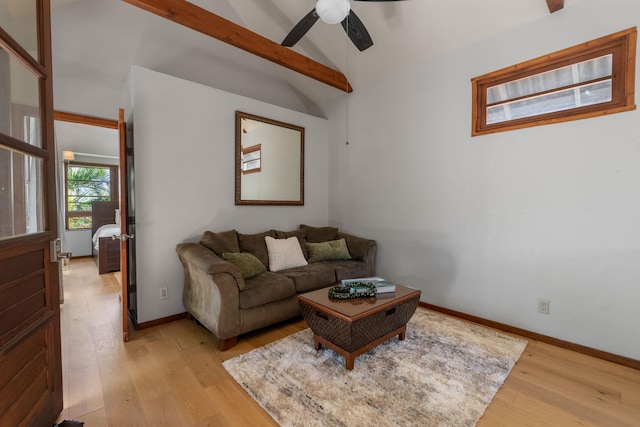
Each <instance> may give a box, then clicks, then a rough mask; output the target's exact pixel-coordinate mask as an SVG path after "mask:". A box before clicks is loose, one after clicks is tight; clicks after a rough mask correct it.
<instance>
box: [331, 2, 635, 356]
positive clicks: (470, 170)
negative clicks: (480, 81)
mask: <svg viewBox="0 0 640 427" xmlns="http://www.w3.org/2000/svg"><path fill="white" fill-rule="evenodd" d="M639 22H640V3H639V2H637V1H636V0H585V1H584V2H582V3H579V4H578V5H576V6H573V7H570V8H565V9H564V10H562V11H560V12H557V13H555V14H553V15H549V16H548V17H546V18H544V19H542V20H540V21H537V22H534V23H531V24H528V25H526V26H522V27H520V28H517V29H514V30H512V31H509V32H507V33H505V34H502V35H500V36H499V37H495V38H492V39H489V40H484V41H479V42H477V43H476V44H474V45H472V46H468V47H465V48H463V49H460V50H457V51H454V52H451V53H448V54H445V55H443V56H440V57H438V58H436V59H434V60H431V61H428V62H425V63H423V64H420V65H419V66H416V67H413V68H411V69H409V70H406V71H405V72H403V73H401V74H399V75H396V76H393V77H392V78H389V79H387V80H385V81H382V82H379V83H377V84H375V85H371V86H369V87H366V88H361V89H359V90H357V91H356V92H354V93H353V94H352V95H350V96H349V98H348V103H347V105H348V108H349V115H348V117H349V131H348V135H349V136H348V140H349V145H346V144H345V139H346V136H345V134H346V123H345V121H346V120H345V117H346V113H345V102H344V98H343V99H342V100H340V101H338V102H335V103H333V104H331V105H326V106H324V108H323V109H324V111H325V113H327V114H328V117H329V119H330V123H331V129H330V135H329V139H330V144H331V149H330V169H329V172H330V173H329V175H330V219H331V220H330V223H332V224H334V225H337V226H340V227H341V228H344V229H345V230H346V231H350V232H352V233H355V234H359V235H363V236H367V237H371V238H374V239H376V240H377V241H378V245H379V246H378V248H379V249H378V257H377V266H378V271H377V273H378V274H379V275H382V276H386V277H387V278H389V279H391V280H394V281H397V282H399V283H403V284H407V285H410V286H414V287H417V288H420V289H422V291H423V293H422V301H425V302H429V303H433V304H436V305H440V306H443V307H447V308H450V309H454V310H459V311H462V312H465V313H468V314H472V315H476V316H480V317H483V318H486V319H491V320H494V321H498V322H503V323H506V324H509V325H512V326H516V327H520V328H524V329H527V330H530V331H535V332H538V333H541V334H545V335H549V336H552V337H556V338H559V339H562V340H567V341H570V342H574V343H578V344H582V345H585V346H589V347H593V348H597V349H601V350H604V351H607V352H611V353H614V354H619V355H623V356H627V357H631V358H634V359H640V335H638V331H637V325H638V324H640V310H638V301H640V286H639V283H640V280H639V279H640V262H639V259H640V224H639V218H640V112H639V111H637V110H635V111H631V112H626V113H621V114H615V115H611V116H607V117H600V118H593V119H588V120H581V121H574V122H569V123H563V124H555V125H548V126H541V127H535V128H530V129H524V130H517V131H511V132H503V133H499V134H494V135H485V136H481V137H475V138H471V136H470V133H471V84H470V79H471V78H472V77H474V76H477V75H481V74H484V73H487V72H490V71H494V70H497V69H500V68H502V67H506V66H509V65H513V64H516V63H518V62H521V61H524V60H528V59H532V58H534V57H537V56H540V55H543V54H546V53H550V52H553V51H556V50H559V49H562V48H566V47H569V46H573V45H576V44H579V43H582V42H586V41H588V40H591V39H594V38H597V37H600V36H604V35H607V34H610V33H613V32H616V31H619V30H623V29H626V28H629V27H633V26H635V25H637V24H638V23H639ZM637 70H640V66H639V67H638V68H637ZM537 298H548V299H549V300H550V314H549V315H544V314H538V313H537V301H536V300H537Z"/></svg>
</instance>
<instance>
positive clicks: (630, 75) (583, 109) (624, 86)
mask: <svg viewBox="0 0 640 427" xmlns="http://www.w3.org/2000/svg"><path fill="white" fill-rule="evenodd" d="M636 39H637V29H636V28H635V27H633V28H630V29H627V30H624V31H620V32H617V33H614V34H611V35H608V36H605V37H601V38H599V39H596V40H592V41H589V42H586V43H582V44H580V45H577V46H573V47H570V48H567V49H563V50H560V51H557V52H554V53H551V54H548V55H544V56H541V57H539V58H535V59H532V60H529V61H526V62H523V63H520V64H517V65H513V66H510V67H507V68H503V69H501V70H498V71H494V72H491V73H488V74H484V75H482V76H479V77H475V78H473V79H471V86H472V123H471V125H472V128H471V135H472V136H477V135H484V134H488V133H494V132H503V131H507V130H514V129H521V128H526V127H532V126H539V125H546V124H551V123H561V122H566V121H570V120H579V119H586V118H589V117H596V116H602V115H606V114H613V113H619V112H623V111H629V110H634V109H635V108H636V105H635V78H636V71H635V62H636ZM608 54H611V55H613V63H612V75H611V78H610V80H612V89H611V95H612V96H611V101H609V102H604V103H598V104H592V105H587V106H579V107H573V108H569V109H565V110H562V111H555V112H551V113H546V114H539V115H535V116H529V117H524V118H518V119H513V120H506V121H501V122H499V123H491V124H487V107H488V105H489V104H488V100H487V91H488V89H489V88H491V87H494V86H498V85H502V84H505V83H509V82H515V81H517V80H521V79H524V78H527V77H530V76H533V75H536V74H540V73H544V72H547V71H550V70H554V69H559V68H562V67H566V66H568V65H572V64H577V63H580V62H583V61H587V60H589V59H592V58H596V57H598V56H602V55H608ZM568 87H569V88H570V86H568ZM536 94H542V92H539V93H534V94H532V95H531V96H530V97H531V98H534V97H535V96H536Z"/></svg>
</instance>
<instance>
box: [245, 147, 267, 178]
mask: <svg viewBox="0 0 640 427" xmlns="http://www.w3.org/2000/svg"><path fill="white" fill-rule="evenodd" d="M261 170H262V144H256V145H252V146H251V147H242V173H243V174H247V173H256V172H260V171H261Z"/></svg>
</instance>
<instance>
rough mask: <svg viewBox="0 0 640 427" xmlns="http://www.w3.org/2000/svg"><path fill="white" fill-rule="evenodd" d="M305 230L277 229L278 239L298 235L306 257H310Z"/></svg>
mask: <svg viewBox="0 0 640 427" xmlns="http://www.w3.org/2000/svg"><path fill="white" fill-rule="evenodd" d="M305 234H306V233H305V230H294V231H281V230H276V239H287V238H289V237H297V238H298V242H300V249H302V253H303V255H304V258H305V259H307V258H309V252H308V251H307V241H306V239H305V238H304V236H305Z"/></svg>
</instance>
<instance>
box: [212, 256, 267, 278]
mask: <svg viewBox="0 0 640 427" xmlns="http://www.w3.org/2000/svg"><path fill="white" fill-rule="evenodd" d="M222 258H224V259H226V260H227V261H229V262H231V263H233V264H235V265H236V267H238V270H240V273H241V274H242V277H243V278H245V279H250V278H251V277H253V276H257V275H258V274H260V273H264V272H265V271H267V269H266V267H265V266H264V264H263V263H261V262H260V260H259V259H258V258H256V257H255V256H253V255H251V254H250V253H248V252H241V253H240V252H225V253H223V254H222Z"/></svg>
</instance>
